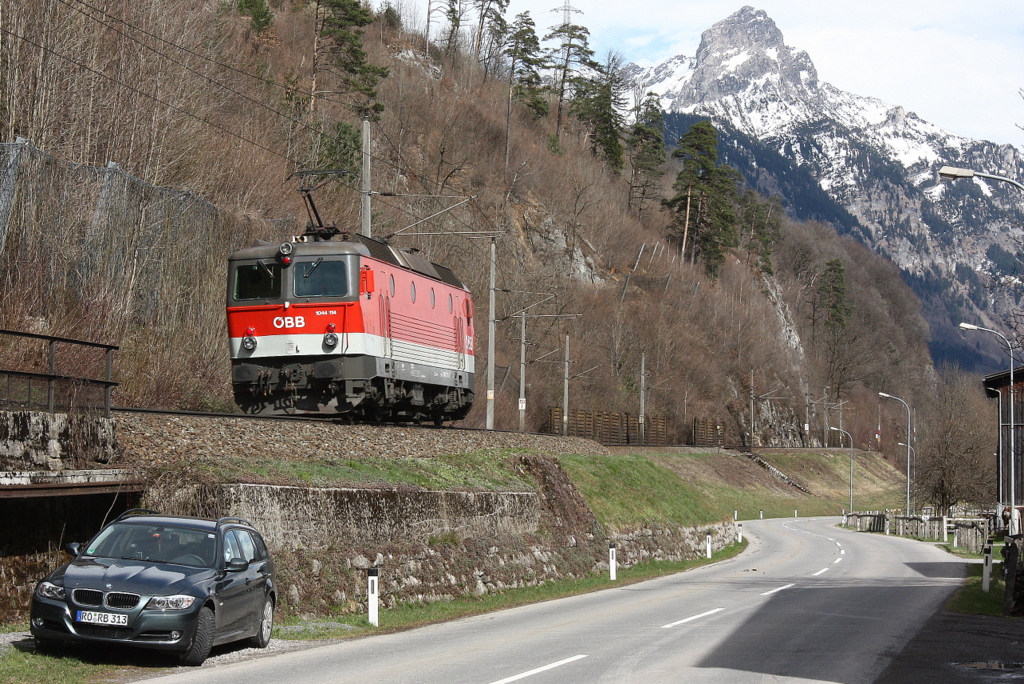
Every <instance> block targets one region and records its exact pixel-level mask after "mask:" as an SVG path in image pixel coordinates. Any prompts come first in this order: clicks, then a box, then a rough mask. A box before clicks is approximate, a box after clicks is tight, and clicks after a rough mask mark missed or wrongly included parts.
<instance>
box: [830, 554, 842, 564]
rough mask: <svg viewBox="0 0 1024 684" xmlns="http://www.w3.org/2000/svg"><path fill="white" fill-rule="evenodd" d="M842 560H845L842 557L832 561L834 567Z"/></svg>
mask: <svg viewBox="0 0 1024 684" xmlns="http://www.w3.org/2000/svg"><path fill="white" fill-rule="evenodd" d="M841 560H843V557H842V556H840V557H839V558H836V559H835V560H834V561H832V565H835V564H836V563H838V562H839V561H841Z"/></svg>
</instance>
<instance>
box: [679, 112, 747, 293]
mask: <svg viewBox="0 0 1024 684" xmlns="http://www.w3.org/2000/svg"><path fill="white" fill-rule="evenodd" d="M672 156H673V157H674V158H676V159H680V160H681V161H682V169H681V170H680V171H679V175H678V176H676V181H675V183H674V184H673V185H672V189H673V190H675V192H676V194H675V195H674V196H673V197H672V198H671V199H669V200H666V201H665V206H666V207H667V208H669V209H671V210H672V211H673V212H674V213H675V218H674V220H673V224H672V225H673V229H674V232H675V233H676V235H677V237H679V238H680V243H681V246H680V253H681V254H682V255H683V256H685V252H686V245H687V239H688V237H689V233H690V232H691V230H692V232H693V234H694V239H693V245H694V250H693V254H694V256H696V255H697V254H700V257H701V260H702V261H703V262H704V269H705V270H706V271H707V273H708V275H710V276H712V277H717V275H718V271H719V269H720V268H721V266H722V264H723V263H724V261H725V253H726V251H728V250H729V249H731V248H733V247H736V246H737V245H738V242H739V240H738V234H737V232H736V222H737V221H736V213H735V210H734V204H735V203H736V199H737V198H736V195H737V193H736V184H737V183H738V182H739V180H740V175H739V173H738V172H737V171H736V170H735V169H733V168H732V167H730V166H725V165H720V164H719V163H718V131H716V130H715V127H714V126H712V125H711V122H709V121H698V122H697V123H695V124H694V125H693V126H691V127H690V130H689V131H687V132H686V133H685V134H684V135H683V137H682V138H680V139H679V146H678V147H677V148H676V150H675V151H674V152H673V153H672ZM680 224H682V225H681V226H680ZM680 231H681V233H682V235H679V233H680Z"/></svg>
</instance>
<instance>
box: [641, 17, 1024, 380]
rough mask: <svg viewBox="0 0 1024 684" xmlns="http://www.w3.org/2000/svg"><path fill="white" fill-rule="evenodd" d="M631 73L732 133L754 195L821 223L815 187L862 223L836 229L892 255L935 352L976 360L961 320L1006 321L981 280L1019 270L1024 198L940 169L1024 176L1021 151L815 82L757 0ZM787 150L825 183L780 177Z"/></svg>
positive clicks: (673, 111) (683, 114)
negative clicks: (687, 52) (949, 178)
mask: <svg viewBox="0 0 1024 684" xmlns="http://www.w3.org/2000/svg"><path fill="white" fill-rule="evenodd" d="M894 68H898V67H894ZM634 77H635V78H636V79H637V81H638V82H640V83H642V84H644V86H645V88H646V90H647V91H652V92H655V93H658V94H659V96H660V97H661V102H662V107H663V109H664V110H665V111H666V113H667V114H668V115H669V116H668V117H667V119H668V121H670V122H671V121H672V120H673V116H675V117H677V119H678V120H681V121H682V122H684V123H685V122H692V120H694V119H695V118H696V117H699V118H709V119H711V120H712V121H713V122H714V123H715V124H716V126H717V127H718V128H719V129H720V131H721V132H722V137H723V142H725V141H726V140H730V138H731V139H732V140H731V145H727V146H726V145H720V149H724V148H729V149H728V151H727V153H726V154H725V155H724V157H725V160H726V161H727V162H728V163H734V164H735V165H737V166H738V167H739V168H740V170H741V171H742V172H743V173H744V175H745V176H746V178H747V181H748V183H750V184H751V185H753V186H754V187H755V188H756V189H758V190H760V191H761V192H763V193H768V194H781V195H783V196H784V199H785V200H786V202H787V205H788V206H789V207H790V211H791V212H792V213H793V214H794V215H795V216H797V217H801V218H818V217H820V216H816V215H815V214H814V212H808V211H806V210H804V209H805V207H802V204H806V203H808V202H811V203H814V204H816V205H820V204H821V202H820V199H819V198H816V197H814V196H815V195H821V192H820V191H824V193H826V194H827V195H828V196H829V197H830V198H831V200H833V201H834V202H836V203H837V204H838V205H840V206H841V207H842V208H845V210H846V211H847V212H849V214H850V215H852V217H853V218H852V219H851V220H847V221H845V222H844V221H842V220H833V223H836V224H837V228H839V229H840V230H845V231H848V232H853V233H855V234H856V235H857V237H859V238H860V239H861V240H863V241H864V242H865V243H866V244H868V245H869V246H871V247H873V248H874V249H876V250H877V251H880V252H882V253H883V254H886V255H887V256H889V257H890V258H891V259H893V261H895V262H896V263H897V264H898V265H899V266H900V268H901V269H903V271H904V273H905V274H906V276H907V280H908V282H910V284H911V285H912V286H913V287H914V289H915V290H916V291H917V292H918V293H919V294H920V295H921V296H922V298H923V299H924V300H925V305H926V315H927V316H928V318H929V321H930V323H931V326H932V335H933V351H935V353H936V356H937V357H938V358H940V359H941V358H957V359H960V360H962V361H964V362H970V361H972V360H976V359H977V351H976V350H975V349H974V347H975V344H976V341H975V340H971V341H970V342H969V343H968V342H964V340H963V338H961V336H960V335H959V333H957V332H955V326H956V324H957V323H959V321H961V320H969V321H974V322H984V323H986V324H989V325H999V324H1000V323H1001V321H1002V318H1003V317H1004V316H1005V315H1006V314H1007V313H1009V311H1010V310H1011V307H1013V306H1014V301H1013V298H1012V294H1011V293H1009V292H1006V291H998V290H997V291H994V292H993V291H990V290H989V289H986V288H987V286H988V285H989V284H990V283H991V282H993V281H997V280H999V279H1000V278H1005V277H1008V276H1009V275H1010V274H1011V273H1012V271H1013V270H1014V266H1013V264H1014V261H1015V257H1016V256H1017V254H1018V252H1021V251H1022V247H1024V245H1021V239H1022V237H1024V212H1022V211H1021V207H1022V204H1024V195H1021V194H1020V192H1019V191H1018V190H1016V189H1015V188H1013V187H1011V186H1009V185H1007V184H1005V183H998V182H985V181H982V180H980V179H977V180H976V181H975V182H971V181H957V182H956V183H955V184H948V183H940V182H939V181H938V179H937V174H936V172H937V169H938V168H939V167H940V166H943V165H947V164H948V165H951V166H962V167H966V168H971V169H975V170H978V171H984V172H986V173H992V174H997V175H1001V176H1007V177H1009V178H1014V179H1024V158H1022V155H1021V154H1020V152H1019V151H1018V150H1017V149H1016V148H1014V147H1013V146H1011V145H997V144H994V143H991V142H986V141H979V140H972V139H970V138H966V137H964V136H960V135H957V134H955V133H952V132H950V131H946V130H943V129H942V128H940V127H938V126H935V125H933V124H930V123H928V122H927V121H924V120H922V119H921V118H920V117H918V116H917V115H916V114H914V113H913V112H907V111H905V110H904V109H903V108H902V107H899V106H894V105H889V104H886V103H884V102H882V101H880V100H877V99H875V98H871V97H863V96H860V95H855V94H853V93H848V92H845V91H842V90H840V89H838V88H836V87H834V86H832V85H830V84H828V83H825V82H823V81H819V79H818V74H817V71H816V69H815V68H814V64H813V62H812V61H811V58H810V56H809V55H808V54H807V53H806V52H804V51H802V50H797V49H795V48H792V47H790V46H788V45H786V44H785V42H784V41H783V36H782V32H781V31H780V30H779V29H778V27H777V26H776V25H775V23H774V22H773V21H772V20H771V19H770V18H769V17H768V15H767V14H765V13H764V12H763V11H761V10H756V9H754V8H752V7H749V6H748V7H743V8H742V9H740V10H739V11H738V12H736V13H735V14H733V15H732V16H730V17H728V18H726V19H724V20H722V21H720V22H718V23H716V24H715V25H714V26H712V27H711V28H710V29H708V30H707V31H705V32H704V34H703V36H702V37H701V43H700V47H699V48H698V49H697V53H696V56H695V57H685V56H678V57H673V58H672V59H669V60H667V61H666V62H664V63H662V64H659V65H657V66H655V67H651V68H648V69H643V70H640V69H637V70H636V72H635V74H634ZM683 130H685V129H683ZM675 132H677V133H681V132H682V131H675ZM769 157H771V159H769ZM780 157H781V159H784V160H787V161H788V163H789V164H791V165H793V166H794V167H795V170H794V172H793V173H797V174H804V175H805V176H809V177H810V178H811V179H813V183H814V184H815V185H816V186H817V187H808V185H804V186H801V185H800V184H799V183H796V184H794V183H793V182H791V181H782V180H780V173H778V172H771V171H769V169H777V168H778V166H779V161H780ZM791 175H792V174H791ZM836 212H838V213H837V215H838V214H845V212H842V211H841V210H838V209H837V210H836ZM826 213H827V212H826ZM825 218H827V219H829V220H832V219H831V217H829V216H825ZM848 218H849V217H848ZM844 223H845V225H844ZM1019 271H1020V269H1019V268H1018V269H1017V272H1018V273H1019ZM1003 363H1005V357H1004V361H1003ZM1001 365H1002V364H1000V366H1001Z"/></svg>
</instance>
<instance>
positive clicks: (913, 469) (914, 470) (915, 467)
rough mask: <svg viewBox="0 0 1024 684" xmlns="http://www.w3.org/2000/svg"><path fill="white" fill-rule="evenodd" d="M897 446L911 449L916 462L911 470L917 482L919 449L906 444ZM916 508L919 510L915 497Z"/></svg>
mask: <svg viewBox="0 0 1024 684" xmlns="http://www.w3.org/2000/svg"><path fill="white" fill-rule="evenodd" d="M896 446H902V447H908V448H909V449H910V454H911V456H912V457H913V462H914V465H913V466H912V467H911V468H910V471H911V472H912V473H913V474H914V477H913V480H914V481H915V482H917V449H915V448H914V447H912V446H910V445H909V444H904V443H903V442H896ZM914 508H917V497H916V496H915V497H914Z"/></svg>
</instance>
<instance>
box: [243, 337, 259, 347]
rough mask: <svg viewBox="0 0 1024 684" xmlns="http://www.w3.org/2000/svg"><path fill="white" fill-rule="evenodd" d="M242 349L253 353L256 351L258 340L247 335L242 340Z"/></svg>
mask: <svg viewBox="0 0 1024 684" xmlns="http://www.w3.org/2000/svg"><path fill="white" fill-rule="evenodd" d="M242 348H243V349H245V350H246V351H253V350H255V349H256V338H255V337H253V336H252V335H246V336H245V337H243V338H242Z"/></svg>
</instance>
